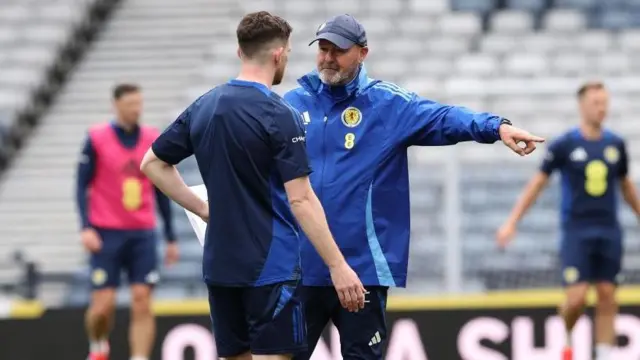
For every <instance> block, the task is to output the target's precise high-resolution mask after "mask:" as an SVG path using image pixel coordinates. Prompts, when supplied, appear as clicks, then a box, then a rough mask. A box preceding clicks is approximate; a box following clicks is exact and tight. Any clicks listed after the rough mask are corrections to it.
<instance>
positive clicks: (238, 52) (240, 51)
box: [236, 47, 242, 60]
mask: <svg viewBox="0 0 640 360" xmlns="http://www.w3.org/2000/svg"><path fill="white" fill-rule="evenodd" d="M236 54H238V58H240V59H241V60H242V49H240V47H238V51H236Z"/></svg>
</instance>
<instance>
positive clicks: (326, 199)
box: [285, 15, 543, 359]
mask: <svg viewBox="0 0 640 360" xmlns="http://www.w3.org/2000/svg"><path fill="white" fill-rule="evenodd" d="M315 41H318V55H317V64H316V66H317V71H313V72H311V73H309V74H307V75H305V76H303V77H302V78H301V79H299V83H300V85H301V86H302V87H300V88H298V89H295V90H292V91H291V92H289V93H287V94H286V95H285V99H286V100H287V101H289V102H290V103H291V104H292V105H293V106H294V107H295V108H296V109H298V110H299V111H300V112H302V113H303V118H304V120H305V123H306V124H307V128H306V136H307V146H308V152H309V158H310V160H311V166H312V167H313V168H314V169H318V171H317V172H315V173H313V174H312V175H311V182H312V184H313V187H314V189H315V191H316V192H317V193H318V194H319V197H320V199H321V201H322V204H323V206H324V207H325V209H327V219H328V221H329V224H330V226H331V229H332V230H333V231H334V233H335V235H336V239H337V241H338V244H339V245H340V248H341V249H343V251H344V252H345V254H347V260H348V261H349V263H350V264H351V265H352V266H354V269H355V270H356V271H357V273H358V275H359V276H360V278H361V279H362V282H363V283H364V285H365V286H366V287H367V290H368V295H367V299H368V302H367V305H366V306H365V308H364V309H363V310H361V311H359V312H357V313H353V312H347V311H344V310H343V309H341V308H340V306H339V301H338V300H339V299H338V298H337V297H336V294H335V292H334V291H333V289H332V288H331V287H330V285H331V281H330V277H329V274H330V273H329V271H328V269H327V267H326V266H325V265H324V264H323V262H322V261H320V258H319V257H318V254H317V252H316V251H315V250H314V249H313V247H312V246H311V244H310V243H309V242H307V241H304V242H303V245H302V249H303V252H302V266H303V283H304V285H305V291H304V300H305V307H306V316H307V322H308V331H309V344H310V346H309V350H308V351H307V353H306V354H302V355H301V356H300V358H301V359H305V358H306V359H308V358H310V356H311V354H312V353H313V350H314V348H315V346H316V343H317V342H318V339H319V338H320V336H321V333H322V331H323V330H324V328H325V326H326V325H327V323H328V321H329V320H330V319H331V320H332V321H333V323H334V324H335V325H336V327H337V328H338V330H339V332H340V341H341V346H342V356H343V358H345V359H382V348H383V343H384V341H385V339H386V336H387V327H386V322H385V310H386V302H387V289H388V288H389V287H404V286H405V285H406V276H407V262H408V256H409V233H410V223H409V218H410V214H409V175H408V166H407V148H408V147H409V146H411V145H452V144H455V143H458V142H461V141H471V140H474V141H476V142H479V143H493V142H496V141H498V140H502V141H503V142H504V143H505V144H506V145H508V146H509V147H510V148H511V149H512V150H513V151H515V152H516V153H518V154H520V155H525V154H529V153H531V152H532V151H533V150H534V149H535V143H536V142H540V141H543V139H541V138H538V137H536V136H532V135H531V134H529V133H527V132H526V131H523V130H520V129H517V128H515V127H512V126H511V125H510V124H511V122H509V121H508V120H506V119H503V118H501V117H499V116H496V115H493V114H487V113H476V112H472V111H470V110H468V109H465V108H461V107H454V106H445V105H442V104H438V103H436V102H434V101H431V100H427V99H423V98H420V97H418V96H417V95H416V94H414V93H411V92H409V91H407V90H405V89H402V88H400V87H398V86H397V85H395V84H391V83H388V82H384V81H378V80H373V79H371V78H369V77H368V75H367V72H366V70H365V68H364V66H363V62H364V60H365V58H366V57H367V54H368V52H369V48H368V47H367V36H366V33H365V30H364V27H363V26H362V25H361V24H360V23H359V22H358V21H357V20H356V19H355V18H353V17H352V16H349V15H340V16H336V17H334V18H332V19H330V20H329V21H327V22H326V23H324V24H322V25H321V26H320V27H319V29H318V31H317V34H316V39H315V40H314V42H315ZM521 141H522V142H524V143H526V147H525V148H521V147H519V146H518V143H519V142H521Z"/></svg>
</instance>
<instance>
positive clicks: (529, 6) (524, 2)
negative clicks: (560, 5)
mask: <svg viewBox="0 0 640 360" xmlns="http://www.w3.org/2000/svg"><path fill="white" fill-rule="evenodd" d="M546 5H547V4H546V1H545V0H507V7H508V8H510V9H516V10H528V11H536V12H537V11H541V10H543V9H544V8H545V7H546Z"/></svg>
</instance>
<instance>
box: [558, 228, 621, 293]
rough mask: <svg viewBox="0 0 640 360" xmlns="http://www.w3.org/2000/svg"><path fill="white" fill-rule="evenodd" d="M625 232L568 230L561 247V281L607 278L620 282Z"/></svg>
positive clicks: (575, 281)
mask: <svg viewBox="0 0 640 360" xmlns="http://www.w3.org/2000/svg"><path fill="white" fill-rule="evenodd" d="M622 251H623V244H622V234H621V231H620V230H611V231H608V232H601V231H594V232H592V233H591V234H590V233H589V232H586V231H580V232H570V231H567V232H565V234H564V236H563V239H562V245H561V250H560V258H561V262H562V264H561V265H562V282H563V284H564V285H565V286H567V285H572V284H577V283H584V282H588V283H596V282H608V283H613V284H616V285H617V284H618V283H619V282H620V277H621V269H622Z"/></svg>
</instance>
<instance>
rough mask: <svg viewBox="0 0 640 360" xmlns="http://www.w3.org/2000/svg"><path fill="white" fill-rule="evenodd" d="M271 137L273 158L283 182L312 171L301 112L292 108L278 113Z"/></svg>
mask: <svg viewBox="0 0 640 360" xmlns="http://www.w3.org/2000/svg"><path fill="white" fill-rule="evenodd" d="M270 137H271V146H272V149H273V154H274V155H273V158H274V160H275V162H276V166H277V168H278V172H279V173H280V177H281V178H282V181H283V182H287V181H290V180H293V179H297V178H301V177H304V176H308V175H309V174H310V173H311V167H310V166H309V159H308V158H307V148H306V138H305V132H304V129H303V126H302V116H301V115H300V113H298V112H297V111H296V110H294V109H290V108H287V109H285V110H284V111H280V112H278V113H276V115H275V117H274V118H273V122H272V129H271V131H270Z"/></svg>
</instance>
